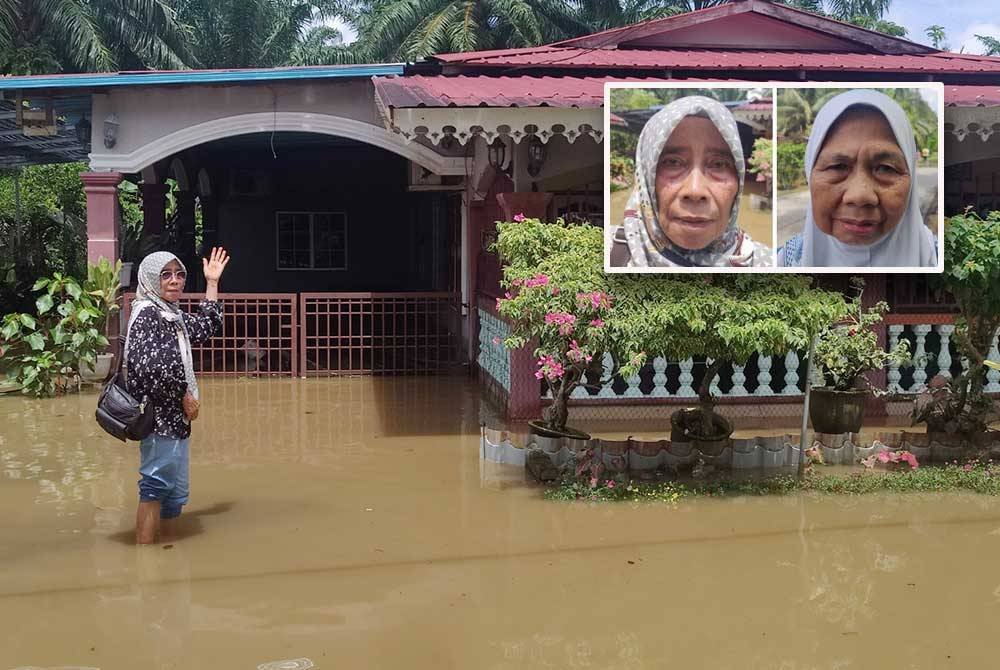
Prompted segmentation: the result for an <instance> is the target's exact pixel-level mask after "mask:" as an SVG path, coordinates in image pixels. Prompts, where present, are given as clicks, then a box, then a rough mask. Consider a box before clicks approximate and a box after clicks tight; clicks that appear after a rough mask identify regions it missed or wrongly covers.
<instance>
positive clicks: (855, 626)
mask: <svg viewBox="0 0 1000 670" xmlns="http://www.w3.org/2000/svg"><path fill="white" fill-rule="evenodd" d="M203 386H204V388H203V393H204V400H203V403H202V405H203V406H202V418H200V419H199V420H198V421H197V423H196V426H195V434H194V437H193V440H192V446H191V459H192V495H191V502H190V504H189V506H188V507H187V508H186V510H185V514H184V516H183V517H182V520H181V535H182V536H181V537H180V538H179V539H177V540H175V541H173V542H172V544H171V545H170V546H163V545H160V546H152V547H137V546H135V545H134V544H133V541H132V533H133V522H134V514H135V502H136V479H137V478H138V475H137V474H136V468H137V448H136V446H135V444H134V443H130V444H129V445H127V446H126V445H122V444H121V443H117V442H115V441H114V440H112V439H111V438H108V437H106V436H104V435H103V434H102V433H101V432H99V429H98V427H97V425H96V423H95V422H94V420H93V407H94V404H95V400H96V396H95V395H93V394H84V395H74V396H69V397H65V398H60V399H56V400H51V401H34V400H29V399H25V398H21V397H10V396H6V397H0V509H2V510H3V514H2V515H0V525H2V532H0V630H2V633H0V669H2V670H6V669H10V668H27V667H32V668H57V667H60V668H67V667H68V668H100V669H102V670H112V669H118V668H122V669H129V670H131V669H133V668H149V669H159V668H185V669H191V668H196V669H200V668H213V669H214V668H225V669H229V668H234V669H235V668H248V669H252V668H258V667H261V666H263V667H265V668H307V667H315V668H317V669H319V670H330V669H333V668H407V669H417V668H434V669H435V670H439V669H441V668H474V669H486V668H504V669H506V668H511V669H513V668H602V669H603V668H620V669H639V668H661V667H676V668H713V669H724V668H733V669H737V668H738V669H757V668H761V669H763V668H768V669H771V668H782V669H789V670H791V669H805V668H817V669H818V668H823V669H827V668H828V669H835V668H836V669H843V668H988V667H996V665H997V660H996V659H997V655H998V654H1000V639H998V637H997V635H996V630H997V622H998V620H1000V571H998V570H997V565H998V562H997V561H998V558H1000V501H998V500H996V499H993V498H987V497H982V496H976V495H971V494H940V495H915V494H910V495H900V496H891V495H880V496H866V497H821V496H789V497H780V498H779V497H774V498H731V499H722V500H713V499H705V500H695V501H685V502H683V503H681V504H678V505H675V506H670V505H665V504H647V505H633V504H588V503H580V504H569V503H553V502H546V501H544V500H542V499H541V495H540V491H539V489H537V488H535V487H532V486H527V485H524V484H518V483H517V482H516V477H514V476H512V475H513V473H512V472H506V473H500V474H503V475H505V476H502V477H498V476H497V473H498V471H499V470H498V469H500V470H502V469H503V468H507V467H509V466H496V465H490V466H482V465H481V464H480V461H479V416H480V408H479V400H478V394H477V390H476V387H475V385H474V384H473V383H471V382H469V381H468V380H466V379H464V378H462V379H454V378H435V379H365V378H356V379H316V380H305V381H303V380H289V381H251V380H231V381H216V380H208V381H205V382H204V385H203ZM588 428H591V429H594V426H593V425H590V426H588ZM497 482H503V483H501V484H497ZM282 661H284V663H279V662H282ZM310 664H311V665H310Z"/></svg>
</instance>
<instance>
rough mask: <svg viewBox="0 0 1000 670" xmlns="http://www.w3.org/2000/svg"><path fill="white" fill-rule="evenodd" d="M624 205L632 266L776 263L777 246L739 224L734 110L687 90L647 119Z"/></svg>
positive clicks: (740, 169) (741, 167) (739, 154)
mask: <svg viewBox="0 0 1000 670" xmlns="http://www.w3.org/2000/svg"><path fill="white" fill-rule="evenodd" d="M635 166H636V172H635V186H634V188H633V190H632V195H631V196H630V197H629V200H628V204H626V205H625V221H624V228H625V240H626V242H627V243H628V248H629V256H630V258H629V261H628V266H629V267H749V266H762V265H771V264H772V257H773V254H772V252H771V249H770V248H768V247H766V246H764V245H762V244H759V243H757V242H754V241H753V240H752V239H750V236H749V235H748V234H747V233H746V232H745V231H743V230H740V227H739V225H738V224H737V218H738V217H739V205H738V203H739V199H740V193H741V192H742V190H743V179H744V174H745V172H746V166H745V164H744V160H743V147H742V145H741V144H740V136H739V132H738V131H737V129H736V120H735V119H734V118H733V115H732V114H731V113H730V112H729V110H728V109H726V108H725V106H723V105H722V104H720V103H719V102H718V101H716V100H712V99H711V98H706V97H702V96H689V97H685V98H680V99H679V100H675V101H674V102H672V103H670V104H669V105H667V106H666V107H664V108H663V109H662V110H660V111H659V112H657V113H656V114H655V115H654V116H653V118H651V119H650V120H649V122H648V123H646V125H645V127H643V129H642V133H641V134H640V135H639V143H638V146H637V147H636V152H635Z"/></svg>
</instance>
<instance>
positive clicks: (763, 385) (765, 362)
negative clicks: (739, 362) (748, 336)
mask: <svg viewBox="0 0 1000 670" xmlns="http://www.w3.org/2000/svg"><path fill="white" fill-rule="evenodd" d="M757 366H758V367H759V368H760V372H758V373H757V382H758V383H759V384H760V386H758V387H757V390H756V391H755V392H754V393H755V394H756V395H774V390H773V389H772V388H771V357H770V356H757Z"/></svg>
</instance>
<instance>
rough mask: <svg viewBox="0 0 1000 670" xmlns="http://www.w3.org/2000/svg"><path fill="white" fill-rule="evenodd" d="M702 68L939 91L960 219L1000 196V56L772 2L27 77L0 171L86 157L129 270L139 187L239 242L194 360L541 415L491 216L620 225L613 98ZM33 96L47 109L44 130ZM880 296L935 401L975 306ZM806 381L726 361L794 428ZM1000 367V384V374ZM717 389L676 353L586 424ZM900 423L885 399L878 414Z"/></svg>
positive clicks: (730, 380)
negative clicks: (417, 49) (221, 62)
mask: <svg viewBox="0 0 1000 670" xmlns="http://www.w3.org/2000/svg"><path fill="white" fill-rule="evenodd" d="M702 80H704V81H709V80H715V81H718V80H725V81H748V82H769V81H781V82H796V81H803V82H805V81H829V82H844V81H867V82H907V81H919V82H923V81H941V82H943V83H944V91H945V105H946V108H945V145H944V147H943V155H944V162H945V167H946V174H945V194H944V195H945V197H944V202H945V212H944V214H945V215H951V214H955V213H957V212H960V211H962V210H963V209H964V208H965V207H967V206H972V207H973V208H975V209H977V210H979V211H987V210H990V209H998V208H1000V132H998V131H1000V58H996V57H987V56H977V55H971V54H954V53H947V52H941V51H938V50H936V49H933V48H931V47H927V46H924V45H921V44H917V43H914V42H911V41H908V40H905V39H901V38H896V37H890V36H887V35H883V34H880V33H876V32H872V31H869V30H865V29H862V28H859V27H856V26H853V25H849V24H845V23H841V22H838V21H835V20H832V19H828V18H824V17H820V16H817V15H814V14H810V13H808V12H803V11H800V10H797V9H793V8H791V7H787V6H784V5H778V4H772V3H771V2H768V1H766V0H741V1H739V2H734V3H732V4H728V5H722V6H719V7H714V8H711V9H706V10H701V11H697V12H691V13H688V14H682V15H678V16H674V17H669V18H665V19H661V20H657V21H650V22H646V23H643V24H639V25H634V26H629V27H625V28H620V29H615V30H609V31H605V32H602V33H598V34H594V35H587V36H584V37H580V38H576V39H571V40H566V41H563V42H559V43H555V44H550V45H545V46H539V47H532V48H523V49H509V50H498V51H484V52H473V53H460V54H444V55H438V56H433V57H429V58H427V59H425V60H423V61H421V62H418V63H414V64H406V65H400V64H389V65H365V66H321V67H309V68H277V69H267V70H238V71H179V72H121V73H109V74H92V75H65V76H61V75H52V76H40V77H8V78H4V79H2V80H0V90H2V91H3V93H4V103H3V104H4V109H5V112H4V115H5V117H6V118H5V121H4V123H5V124H6V125H5V126H4V128H5V130H3V132H2V133H0V164H2V165H5V166H14V165H25V164H31V163H46V162H60V161H69V160H87V161H89V164H90V171H89V172H87V173H84V174H83V176H82V178H83V180H84V184H85V189H86V193H87V202H88V221H87V227H88V236H89V242H88V253H89V256H90V258H91V259H92V260H95V259H97V258H100V257H108V258H117V257H118V256H119V251H120V240H119V222H118V216H119V214H118V206H117V198H118V191H119V188H120V187H121V184H122V183H123V182H124V181H129V182H132V183H135V184H136V185H137V186H138V188H139V190H140V191H141V194H142V200H143V213H144V214H143V216H144V229H145V230H148V231H151V232H158V231H162V230H164V228H165V226H167V225H170V226H174V227H175V228H176V230H177V231H179V235H180V239H181V240H182V241H183V244H182V247H183V248H182V249H181V253H180V254H179V255H181V256H182V258H183V259H185V260H186V262H188V264H190V263H193V262H195V260H196V258H197V254H198V249H196V246H195V241H196V238H197V237H199V236H200V243H201V246H202V247H203V248H208V247H211V246H212V245H216V244H221V245H223V246H225V247H226V248H227V249H229V250H230V251H231V253H232V255H233V257H234V258H236V259H237V261H236V262H235V263H233V265H232V267H231V269H230V272H229V273H228V274H227V276H226V281H225V285H224V287H223V288H224V290H225V291H226V293H225V294H224V296H223V298H224V300H225V304H226V317H225V319H226V321H225V326H224V333H223V335H222V336H221V337H219V338H216V340H215V341H213V343H212V344H211V345H209V346H208V347H205V348H203V349H202V350H200V351H199V352H198V353H197V357H198V360H199V365H200V367H201V370H202V372H203V373H209V374H223V375H242V374H247V373H258V374H262V375H280V376H286V377H304V376H311V375H340V374H386V375H423V374H437V373H443V372H454V371H456V370H459V369H467V370H469V371H471V372H474V373H476V374H478V375H479V377H480V379H482V380H483V383H484V385H487V386H489V387H490V388H491V389H492V390H493V392H494V393H495V394H496V395H497V396H498V397H499V399H500V400H501V403H502V404H503V405H504V408H505V410H506V412H507V414H508V415H509V416H511V417H512V418H531V417H533V416H536V415H537V414H538V412H539V411H540V408H541V406H542V405H543V404H544V403H545V398H544V395H543V389H542V387H541V385H540V383H539V382H538V380H536V379H535V377H534V371H535V364H534V361H533V360H532V359H531V356H530V352H527V351H513V352H512V351H507V350H505V349H503V348H502V347H498V346H496V345H494V344H493V340H494V338H497V337H499V338H502V337H503V336H504V335H505V333H506V332H507V330H506V324H505V323H504V322H503V321H502V319H500V318H498V316H497V314H496V311H495V298H496V297H497V296H498V295H500V294H501V292H500V288H499V279H500V273H501V265H500V261H499V259H498V258H497V257H496V255H495V254H494V253H493V252H492V251H491V250H490V245H491V244H492V242H493V241H494V240H495V237H496V228H495V222H496V221H498V220H509V219H511V218H512V217H513V216H514V215H515V214H524V215H526V216H538V217H543V218H546V217H547V218H555V217H568V218H579V219H585V220H589V221H590V222H591V223H593V224H595V225H604V223H605V222H604V221H603V206H604V193H603V189H604V188H605V185H604V176H603V168H602V164H603V142H604V141H605V138H604V122H603V118H602V105H603V98H604V84H605V83H606V82H618V81H641V82H662V81H681V82H692V81H702ZM21 101H28V102H29V103H30V107H31V108H32V109H34V110H41V111H40V112H38V113H35V112H33V113H32V115H29V116H31V118H30V119H28V118H26V116H25V115H24V114H22V106H21ZM745 111H746V118H747V122H748V123H749V124H751V125H752V123H753V118H754V117H753V114H752V112H753V110H752V109H748V110H745ZM614 122H615V123H622V122H625V121H623V120H622V119H620V118H619V119H616V120H615V121H614ZM29 131H30V132H29ZM760 131H761V129H757V131H756V132H760ZM168 198H171V199H173V201H174V202H175V207H176V214H175V217H174V220H173V221H171V222H168V221H167V217H166V215H165V212H166V208H167V201H168ZM189 288H192V287H189ZM197 288H198V287H197V286H194V287H193V289H194V290H195V291H196V290H197ZM867 295H868V297H869V298H870V299H872V300H878V299H886V300H888V301H889V302H890V304H891V305H892V313H891V314H890V315H889V317H888V318H887V320H886V322H885V324H884V326H883V329H882V332H881V335H882V337H883V338H884V340H885V342H886V344H887V345H891V344H893V343H894V342H896V341H898V340H899V339H900V338H907V339H909V340H910V341H911V343H912V345H913V348H914V350H915V351H917V352H918V353H924V354H926V356H925V358H924V359H921V361H920V362H918V364H917V365H916V366H915V367H911V368H905V369H889V370H886V371H884V372H883V373H882V376H881V378H880V379H879V380H877V381H879V382H880V383H881V384H882V385H883V386H884V387H887V388H890V389H894V390H899V391H913V390H916V389H919V388H920V387H921V386H922V384H923V383H924V382H925V381H926V380H927V379H929V378H930V377H931V376H933V375H935V374H938V373H942V374H945V375H948V374H957V373H958V372H959V371H960V370H961V366H962V361H961V360H960V359H959V357H958V356H957V355H956V354H955V353H954V351H955V350H954V348H953V345H952V344H951V342H950V340H951V336H952V333H953V330H954V326H953V325H952V316H951V315H952V313H953V311H954V310H953V307H952V306H951V305H950V304H949V303H948V302H947V301H946V300H942V299H941V298H939V297H937V296H935V295H934V294H933V293H932V292H931V290H930V287H929V286H928V282H927V278H926V277H925V276H919V275H913V276H907V275H888V276H887V275H877V276H875V275H873V276H870V277H868V291H867ZM195 298H196V294H195V295H194V296H192V299H195ZM606 365H610V360H608V361H606ZM804 369H805V365H804V361H803V359H802V357H801V356H800V355H798V354H797V353H794V352H792V353H789V354H788V355H787V356H785V357H783V358H781V359H774V360H772V359H771V358H770V357H758V358H755V359H753V360H751V361H750V362H749V363H748V364H747V365H746V366H743V367H741V366H735V367H732V368H729V369H726V370H725V371H724V372H723V374H722V376H721V378H720V381H719V383H718V389H717V390H716V392H717V393H718V394H719V395H720V396H721V397H722V403H721V405H722V407H723V408H724V410H725V411H727V412H729V413H732V414H734V415H738V416H756V417H767V416H782V415H794V414H797V413H798V412H799V411H800V410H799V407H798V405H799V403H800V401H801V398H802V388H803V384H804V379H803V377H804ZM990 374H991V376H990V379H989V384H990V386H989V390H991V391H1000V373H997V372H991V373H990ZM699 375H700V366H699V365H698V363H697V362H696V361H692V360H688V361H664V360H657V361H654V362H653V363H651V364H650V365H649V366H647V368H646V369H645V370H643V371H642V372H641V373H640V374H639V375H637V376H635V377H633V378H629V379H621V378H616V379H614V380H613V381H611V382H608V383H606V384H604V385H603V387H601V388H599V389H590V390H587V389H582V388H581V389H579V392H578V395H577V397H575V398H574V400H573V402H574V410H573V411H574V412H575V413H576V415H578V416H580V417H588V416H602V417H618V418H627V417H641V416H644V415H650V416H652V415H654V414H655V413H657V412H660V411H662V405H664V404H676V403H687V402H690V398H691V397H693V396H694V395H695V390H694V389H695V388H696V387H697V380H698V376H699ZM895 411H902V409H901V408H900V407H894V406H893V405H892V403H888V402H886V401H885V400H876V401H873V403H872V405H871V407H869V412H870V413H872V414H875V415H879V414H880V415H886V414H888V413H892V412H895Z"/></svg>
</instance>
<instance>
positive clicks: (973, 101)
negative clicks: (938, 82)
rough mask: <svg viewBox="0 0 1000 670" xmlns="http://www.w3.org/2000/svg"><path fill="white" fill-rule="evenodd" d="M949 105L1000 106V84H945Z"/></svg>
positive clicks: (946, 101)
mask: <svg viewBox="0 0 1000 670" xmlns="http://www.w3.org/2000/svg"><path fill="white" fill-rule="evenodd" d="M944 104H946V105H948V106H949V107H1000V86H945V87H944Z"/></svg>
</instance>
